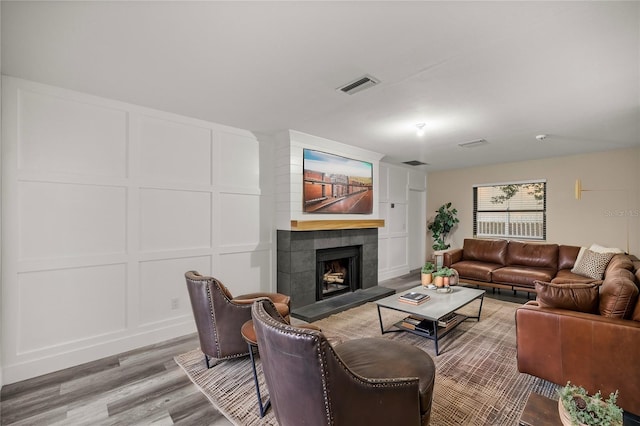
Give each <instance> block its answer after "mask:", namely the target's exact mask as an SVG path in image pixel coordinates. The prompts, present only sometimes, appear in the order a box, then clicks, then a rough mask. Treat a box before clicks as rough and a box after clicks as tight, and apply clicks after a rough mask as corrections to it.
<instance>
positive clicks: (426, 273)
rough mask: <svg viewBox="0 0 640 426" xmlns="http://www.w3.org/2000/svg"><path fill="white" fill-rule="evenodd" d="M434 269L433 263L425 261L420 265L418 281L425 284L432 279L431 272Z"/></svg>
mask: <svg viewBox="0 0 640 426" xmlns="http://www.w3.org/2000/svg"><path fill="white" fill-rule="evenodd" d="M434 269H435V266H433V263H431V262H425V264H424V265H423V266H422V269H421V270H420V282H421V283H422V285H423V286H427V285H429V284H431V282H432V281H433V275H432V274H433V270H434Z"/></svg>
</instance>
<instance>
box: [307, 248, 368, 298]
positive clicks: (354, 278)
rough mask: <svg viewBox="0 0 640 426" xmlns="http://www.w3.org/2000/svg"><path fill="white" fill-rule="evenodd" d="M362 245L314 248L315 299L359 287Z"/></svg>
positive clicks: (351, 290) (336, 294)
mask: <svg viewBox="0 0 640 426" xmlns="http://www.w3.org/2000/svg"><path fill="white" fill-rule="evenodd" d="M361 259H362V246H348V247H337V248H330V249H322V250H316V276H317V278H316V300H323V299H326V298H329V297H333V296H338V295H340V294H344V293H348V292H353V291H356V290H358V289H359V288H361V281H360V276H361V273H360V268H361V267H362V266H361V264H362V260H361Z"/></svg>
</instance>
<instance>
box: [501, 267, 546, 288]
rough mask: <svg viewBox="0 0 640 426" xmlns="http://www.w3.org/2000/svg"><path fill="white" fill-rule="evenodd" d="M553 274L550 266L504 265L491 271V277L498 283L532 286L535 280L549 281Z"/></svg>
mask: <svg viewBox="0 0 640 426" xmlns="http://www.w3.org/2000/svg"><path fill="white" fill-rule="evenodd" d="M555 274H556V270H555V269H551V268H533V267H531V266H505V267H504V268H500V269H496V270H495V271H493V273H492V274H491V279H492V280H493V282H494V283H498V284H515V285H519V286H526V287H531V288H533V286H534V282H535V281H536V280H540V281H551V279H552V278H553V277H554V276H555Z"/></svg>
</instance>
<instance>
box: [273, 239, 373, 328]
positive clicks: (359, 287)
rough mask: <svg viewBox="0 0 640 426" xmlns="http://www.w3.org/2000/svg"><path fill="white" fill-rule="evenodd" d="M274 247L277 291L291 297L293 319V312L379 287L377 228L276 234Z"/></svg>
mask: <svg viewBox="0 0 640 426" xmlns="http://www.w3.org/2000/svg"><path fill="white" fill-rule="evenodd" d="M277 244H278V246H277V264H278V278H277V279H278V287H277V291H278V293H282V294H286V295H289V296H291V308H292V311H293V313H294V316H295V311H296V309H299V308H303V307H308V306H309V305H314V304H321V303H324V302H329V301H335V302H338V301H339V299H341V298H344V297H347V296H348V294H354V293H359V292H363V291H366V290H368V289H373V288H376V287H378V229H377V228H363V229H335V230H316V231H288V230H278V237H277ZM334 269H335V270H334ZM325 277H327V278H328V281H331V282H326V281H325ZM339 281H342V282H339ZM332 284H339V285H335V286H334V285H332ZM334 292H335V294H332V293H334ZM334 304H335V303H334Z"/></svg>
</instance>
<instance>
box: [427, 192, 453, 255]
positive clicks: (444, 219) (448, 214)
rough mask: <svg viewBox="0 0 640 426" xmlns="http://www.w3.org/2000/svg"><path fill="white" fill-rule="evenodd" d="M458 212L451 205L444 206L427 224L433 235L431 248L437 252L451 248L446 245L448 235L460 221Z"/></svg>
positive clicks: (449, 245)
mask: <svg viewBox="0 0 640 426" xmlns="http://www.w3.org/2000/svg"><path fill="white" fill-rule="evenodd" d="M457 214H458V210H457V209H455V208H451V203H450V202H449V203H447V204H443V205H442V206H440V208H439V209H438V210H436V215H435V217H434V218H433V219H432V220H431V221H430V222H429V223H428V224H427V229H429V231H431V233H432V234H433V245H432V246H431V247H432V248H433V249H434V250H436V251H441V250H446V249H448V248H449V247H451V244H447V243H446V241H445V240H446V238H447V235H449V233H450V232H451V230H452V229H453V228H454V226H456V224H457V223H458V222H460V219H458V218H457V217H456V216H457Z"/></svg>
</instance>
